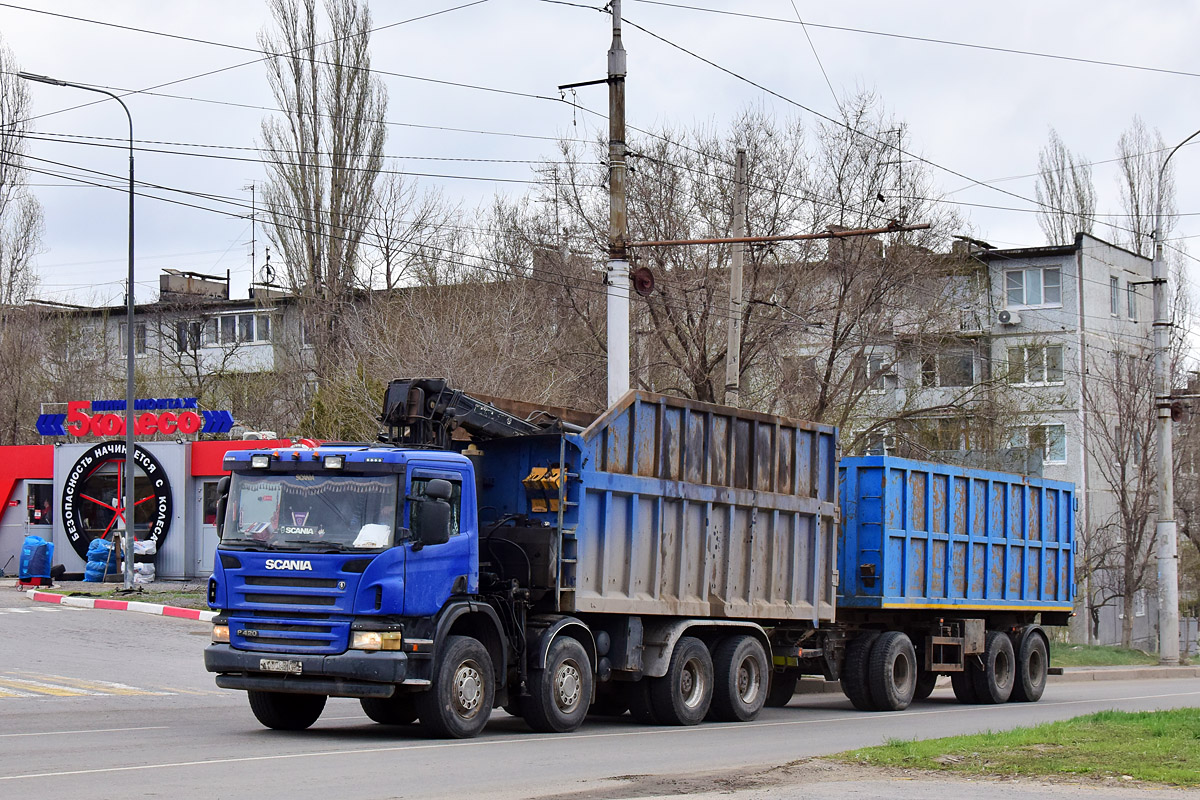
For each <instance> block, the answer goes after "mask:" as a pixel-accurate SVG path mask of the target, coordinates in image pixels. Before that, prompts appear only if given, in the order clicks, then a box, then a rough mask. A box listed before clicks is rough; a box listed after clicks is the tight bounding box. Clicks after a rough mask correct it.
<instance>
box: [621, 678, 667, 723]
mask: <svg viewBox="0 0 1200 800" xmlns="http://www.w3.org/2000/svg"><path fill="white" fill-rule="evenodd" d="M655 680H661V678H642V679H641V680H639V681H636V682H635V683H633V684H632V685H630V687H629V691H628V695H627V696H628V698H629V715H630V716H631V717H633V718H634V719H635V720H637V721H638V722H640V723H642V724H643V725H658V724H659V723H660V722H661V720H659V718H658V712H657V711H655V710H654V703H653V702H651V700H650V684H651V682H652V681H655Z"/></svg>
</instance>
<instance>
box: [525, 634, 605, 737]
mask: <svg viewBox="0 0 1200 800" xmlns="http://www.w3.org/2000/svg"><path fill="white" fill-rule="evenodd" d="M591 702H592V665H591V663H590V662H589V661H588V655H587V651H586V650H584V649H583V645H581V644H580V643H579V642H577V641H576V640H574V639H570V638H566V637H564V638H561V639H557V640H555V642H554V644H552V645H550V652H549V653H548V654H547V655H546V668H545V669H535V670H530V673H529V696H528V697H526V698H524V699H523V700H522V702H521V713H522V715H523V716H524V717H525V721H526V722H527V723H529V727H531V728H533V729H534V730H535V731H541V732H543V733H566V732H568V731H573V730H576V729H577V728H578V727H579V726H580V725H582V724H583V720H584V719H585V718H586V717H587V712H588V706H589V705H590V704H591Z"/></svg>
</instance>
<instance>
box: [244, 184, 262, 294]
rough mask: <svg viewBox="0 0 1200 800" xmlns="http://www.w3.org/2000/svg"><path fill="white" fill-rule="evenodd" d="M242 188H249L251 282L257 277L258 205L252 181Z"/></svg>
mask: <svg viewBox="0 0 1200 800" xmlns="http://www.w3.org/2000/svg"><path fill="white" fill-rule="evenodd" d="M242 188H243V189H249V190H250V283H251V284H253V283H254V281H255V280H256V279H257V278H258V274H257V268H258V264H257V258H256V256H257V253H256V252H255V251H256V250H257V247H256V245H257V244H258V242H257V239H258V236H257V234H258V205H257V203H256V202H255V201H256V199H257V198H256V197H255V192H254V189H255V186H254V181H250V183H248V184H246V185H245V186H243V187H242Z"/></svg>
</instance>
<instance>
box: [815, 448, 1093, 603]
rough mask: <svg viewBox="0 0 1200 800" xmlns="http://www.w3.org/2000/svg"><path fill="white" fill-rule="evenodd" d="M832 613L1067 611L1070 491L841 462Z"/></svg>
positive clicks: (865, 461)
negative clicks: (858, 610)
mask: <svg viewBox="0 0 1200 800" xmlns="http://www.w3.org/2000/svg"><path fill="white" fill-rule="evenodd" d="M841 506H842V518H843V523H844V524H843V526H842V530H841V533H840V539H839V547H838V570H839V573H840V578H841V580H840V588H839V595H838V605H839V606H840V607H842V608H867V609H880V608H883V609H942V608H945V609H947V610H955V611H959V610H968V609H973V610H1000V609H1007V610H1012V611H1035V612H1036V611H1043V612H1045V611H1068V612H1069V611H1070V610H1071V606H1072V599H1073V596H1074V566H1073V565H1074V558H1073V550H1074V543H1075V489H1074V486H1073V485H1072V484H1070V483H1063V482H1060V481H1051V480H1043V479H1041V478H1028V477H1020V476H1016V475H1008V474H1003V473H999V472H989V471H983V470H975V469H967V468H961V467H952V466H946V465H942V464H930V463H925V462H920V461H910V460H907V459H900V458H892V457H887V456H866V457H861V458H846V459H843V460H842V462H841Z"/></svg>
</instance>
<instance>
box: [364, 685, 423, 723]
mask: <svg viewBox="0 0 1200 800" xmlns="http://www.w3.org/2000/svg"><path fill="white" fill-rule="evenodd" d="M358 702H359V704H360V705H361V706H362V710H363V712H364V713H366V715H367V716H368V717H370V719H371V720H372V721H373V722H378V723H379V724H380V725H409V724H412V723H413V722H414V721H415V720H416V719H417V702H416V695H413V694H411V693H408V692H405V693H401V692H396V694H394V695H392V696H391V697H364V698H362V699H361V700H359V701H358Z"/></svg>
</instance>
